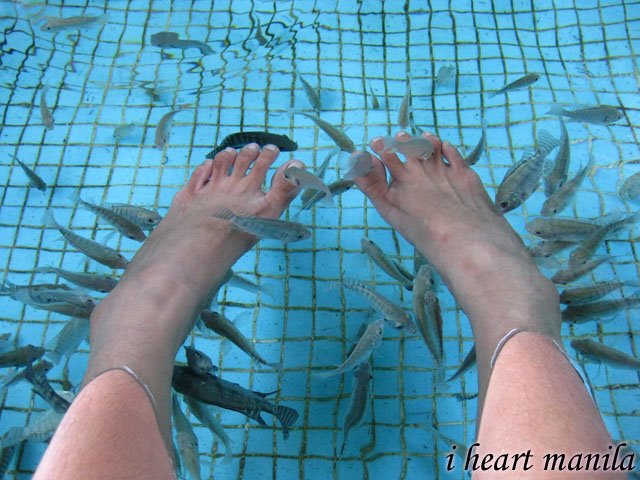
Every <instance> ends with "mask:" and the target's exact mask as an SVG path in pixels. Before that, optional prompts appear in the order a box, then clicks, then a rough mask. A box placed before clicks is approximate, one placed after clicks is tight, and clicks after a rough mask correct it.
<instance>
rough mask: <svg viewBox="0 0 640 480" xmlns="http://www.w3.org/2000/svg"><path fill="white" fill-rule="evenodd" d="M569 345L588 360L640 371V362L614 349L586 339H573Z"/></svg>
mask: <svg viewBox="0 0 640 480" xmlns="http://www.w3.org/2000/svg"><path fill="white" fill-rule="evenodd" d="M570 343H571V346H572V347H573V348H574V350H575V351H576V352H578V353H579V354H580V355H581V356H582V357H585V358H586V359H588V360H591V361H594V362H597V363H600V362H603V363H606V364H607V365H609V366H611V367H616V368H622V369H627V370H638V371H640V360H638V359H637V358H635V357H633V356H631V355H629V354H627V353H624V352H621V351H620V350H618V349H616V348H612V347H609V346H607V345H604V344H602V343H599V342H594V341H593V340H589V339H587V338H574V339H573V340H571V342H570Z"/></svg>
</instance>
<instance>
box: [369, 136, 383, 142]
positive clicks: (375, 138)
mask: <svg viewBox="0 0 640 480" xmlns="http://www.w3.org/2000/svg"><path fill="white" fill-rule="evenodd" d="M380 140H382V137H374V138H372V139H371V141H372V142H379V141H380Z"/></svg>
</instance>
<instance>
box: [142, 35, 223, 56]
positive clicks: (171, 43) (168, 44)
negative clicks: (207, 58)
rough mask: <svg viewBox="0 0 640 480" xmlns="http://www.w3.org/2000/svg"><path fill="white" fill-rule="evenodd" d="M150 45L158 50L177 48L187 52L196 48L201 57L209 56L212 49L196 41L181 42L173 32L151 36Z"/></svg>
mask: <svg viewBox="0 0 640 480" xmlns="http://www.w3.org/2000/svg"><path fill="white" fill-rule="evenodd" d="M151 45H153V46H154V47H160V48H179V49H181V50H187V49H189V48H197V49H198V50H200V54H201V55H211V54H212V53H213V49H212V48H211V47H210V46H209V45H207V44H206V43H205V42H200V41H198V40H181V39H180V36H179V35H178V34H177V33H175V32H157V33H154V34H153V35H151Z"/></svg>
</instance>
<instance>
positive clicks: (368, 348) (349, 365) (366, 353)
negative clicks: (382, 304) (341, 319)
mask: <svg viewBox="0 0 640 480" xmlns="http://www.w3.org/2000/svg"><path fill="white" fill-rule="evenodd" d="M383 334H384V320H376V321H375V322H373V323H372V324H370V325H369V326H368V327H367V329H366V330H365V331H364V333H363V334H362V336H361V337H360V339H359V340H358V343H356V346H355V347H354V348H353V351H352V352H351V354H350V355H349V357H348V358H347V359H346V360H345V361H344V362H343V363H342V364H341V365H340V366H338V367H337V368H335V369H334V370H331V371H329V372H322V373H318V374H316V375H317V376H318V377H321V378H329V377H332V376H334V375H340V374H341V373H345V372H348V371H349V370H352V369H354V368H356V367H357V366H358V365H360V364H362V363H367V364H368V363H369V361H368V360H369V357H370V356H371V354H372V353H373V351H374V350H375V349H376V348H378V346H380V343H381V342H382V336H383Z"/></svg>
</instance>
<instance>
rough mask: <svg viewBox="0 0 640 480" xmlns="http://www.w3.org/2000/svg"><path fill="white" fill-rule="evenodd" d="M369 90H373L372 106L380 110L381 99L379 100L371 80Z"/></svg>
mask: <svg viewBox="0 0 640 480" xmlns="http://www.w3.org/2000/svg"><path fill="white" fill-rule="evenodd" d="M369 91H370V92H371V108H373V109H374V110H378V109H379V108H380V101H379V100H378V96H377V95H376V92H374V91H373V85H371V82H369Z"/></svg>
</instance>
